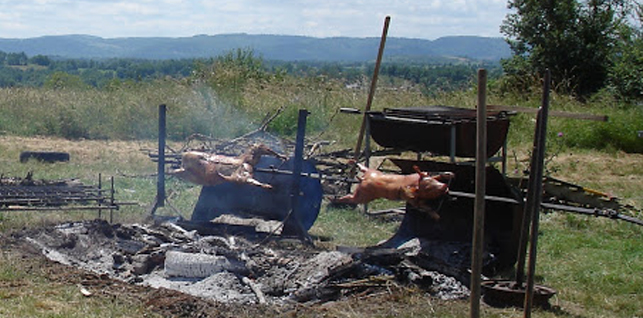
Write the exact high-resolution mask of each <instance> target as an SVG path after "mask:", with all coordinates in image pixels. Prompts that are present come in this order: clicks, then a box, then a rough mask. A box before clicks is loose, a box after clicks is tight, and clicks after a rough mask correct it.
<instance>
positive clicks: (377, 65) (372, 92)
mask: <svg viewBox="0 0 643 318" xmlns="http://www.w3.org/2000/svg"><path fill="white" fill-rule="evenodd" d="M390 22H391V17H388V16H387V17H386V19H384V30H383V31H382V39H381V40H380V48H379V51H378V52H377V60H376V61H375V70H373V79H372V80H371V88H370V90H369V92H368V100H367V101H366V107H365V108H364V116H363V117H362V126H361V127H360V129H359V136H358V137H357V145H356V146H355V155H354V156H353V159H355V161H357V159H359V155H360V152H361V148H362V140H363V139H364V132H365V131H366V116H367V115H366V112H368V111H369V110H371V105H372V104H373V95H375V87H376V86H377V77H378V75H379V73H380V64H381V63H382V55H383V54H384V46H385V45H386V35H387V34H388V26H389V23H390ZM354 176H355V169H352V172H351V178H352V177H354Z"/></svg>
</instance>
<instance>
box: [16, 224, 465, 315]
mask: <svg viewBox="0 0 643 318" xmlns="http://www.w3.org/2000/svg"><path fill="white" fill-rule="evenodd" d="M14 238H17V239H21V240H24V241H27V242H29V243H30V244H31V245H32V246H34V247H36V248H38V249H40V250H41V251H42V253H43V254H44V255H45V256H46V257H48V258H49V259H51V260H54V261H56V262H59V263H62V264H66V265H69V266H74V267H77V268H80V269H83V270H86V271H90V272H94V273H97V274H99V275H106V276H109V277H111V278H112V279H116V280H120V281H124V282H128V283H131V284H137V285H145V286H151V287H155V288H167V289H173V290H177V291H180V292H183V293H186V294H190V295H193V296H197V297H201V298H204V299H209V300H215V301H218V302H225V303H235V304H250V303H266V304H275V305H279V304H287V303H292V302H300V303H301V302H305V303H309V302H314V303H315V302H325V301H329V300H336V299H339V298H341V297H345V296H349V295H352V294H357V293H358V294H360V295H365V294H369V293H379V292H383V291H387V290H390V289H391V288H396V286H398V287H399V288H402V286H406V285H416V286H419V287H421V288H422V289H424V290H426V291H428V292H429V293H431V294H432V295H435V296H436V297H440V298H443V299H452V298H464V297H467V296H468V290H467V288H466V287H464V285H462V284H461V283H459V282H458V281H457V280H456V279H454V278H453V277H449V276H446V275H444V274H440V273H438V272H435V271H430V270H427V269H424V268H423V267H422V258H423V256H422V255H423V254H422V253H421V251H420V250H419V249H417V246H415V247H413V246H408V245H407V247H405V248H403V249H386V248H367V249H354V250H351V251H332V250H322V249H318V248H314V247H310V246H308V245H306V244H302V243H301V242H300V241H298V240H292V239H283V238H278V237H271V236H263V237H261V236H259V237H249V238H246V237H244V236H233V235H226V234H224V233H219V234H218V235H210V234H202V233H201V232H200V231H196V230H187V229H185V228H183V227H181V226H179V225H177V224H175V223H170V222H165V223H162V224H160V225H144V224H131V225H119V224H115V225H112V224H109V223H107V222H105V221H101V220H94V221H84V222H76V223H64V224H60V225H58V226H55V227H47V228H40V229H29V230H25V231H23V232H20V233H17V234H15V235H14Z"/></svg>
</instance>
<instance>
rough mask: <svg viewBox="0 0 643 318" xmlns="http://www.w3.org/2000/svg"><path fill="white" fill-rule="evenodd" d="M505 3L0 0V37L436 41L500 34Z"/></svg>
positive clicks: (446, 0) (431, 0) (458, 0)
mask: <svg viewBox="0 0 643 318" xmlns="http://www.w3.org/2000/svg"><path fill="white" fill-rule="evenodd" d="M506 7H507V1H506V0H416V1H411V0H325V1H324V0H282V1H259V0H211V1H206V0H196V1H187V0H80V1H72V0H19V1H16V0H0V38H30V37H38V36H43V35H63V34H89V35H95V36H100V37H104V38H117V37H147V36H160V37H187V36H193V35H197V34H208V35H214V34H224V33H249V34H286V35H304V36H314V37H334V36H348V37H379V36H380V35H381V33H382V27H383V23H384V18H385V17H386V16H387V15H388V16H390V17H391V24H390V28H389V33H388V35H389V36H391V37H407V38H422V39H436V38H439V37H442V36H450V35H480V36H492V37H500V36H502V35H501V34H500V32H499V27H500V24H501V23H502V20H503V19H504V18H505V16H506V14H507V13H508V12H509V11H508V9H507V8H506Z"/></svg>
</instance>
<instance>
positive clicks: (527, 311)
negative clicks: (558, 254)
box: [524, 69, 551, 318]
mask: <svg viewBox="0 0 643 318" xmlns="http://www.w3.org/2000/svg"><path fill="white" fill-rule="evenodd" d="M550 81H551V73H550V71H549V69H548V70H546V71H545V78H544V83H543V99H542V106H541V110H540V113H539V114H538V115H539V116H538V129H539V131H538V143H537V145H536V146H537V149H534V151H533V155H532V156H535V157H536V161H535V163H536V166H535V167H533V166H532V169H531V172H530V174H535V178H536V180H538V181H539V182H535V183H534V186H535V189H534V194H533V203H532V204H533V211H532V220H531V240H530V242H529V264H528V271H527V289H526V293H525V308H524V317H525V318H529V317H531V307H532V305H533V300H534V275H535V272H536V252H537V250H538V226H539V219H540V213H539V212H540V201H541V200H542V187H543V183H542V180H543V164H544V160H545V147H546V145H545V144H546V140H547V117H548V115H549V82H550ZM528 199H529V198H528ZM527 204H529V202H528V203H527Z"/></svg>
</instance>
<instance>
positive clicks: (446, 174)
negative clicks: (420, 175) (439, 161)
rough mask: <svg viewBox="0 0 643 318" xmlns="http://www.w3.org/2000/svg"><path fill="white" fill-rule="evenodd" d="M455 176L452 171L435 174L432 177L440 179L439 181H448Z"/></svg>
mask: <svg viewBox="0 0 643 318" xmlns="http://www.w3.org/2000/svg"><path fill="white" fill-rule="evenodd" d="M454 177H455V174H453V172H442V173H440V174H438V175H436V176H434V177H433V179H435V180H437V181H440V182H448V181H449V180H451V179H453V178H454Z"/></svg>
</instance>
